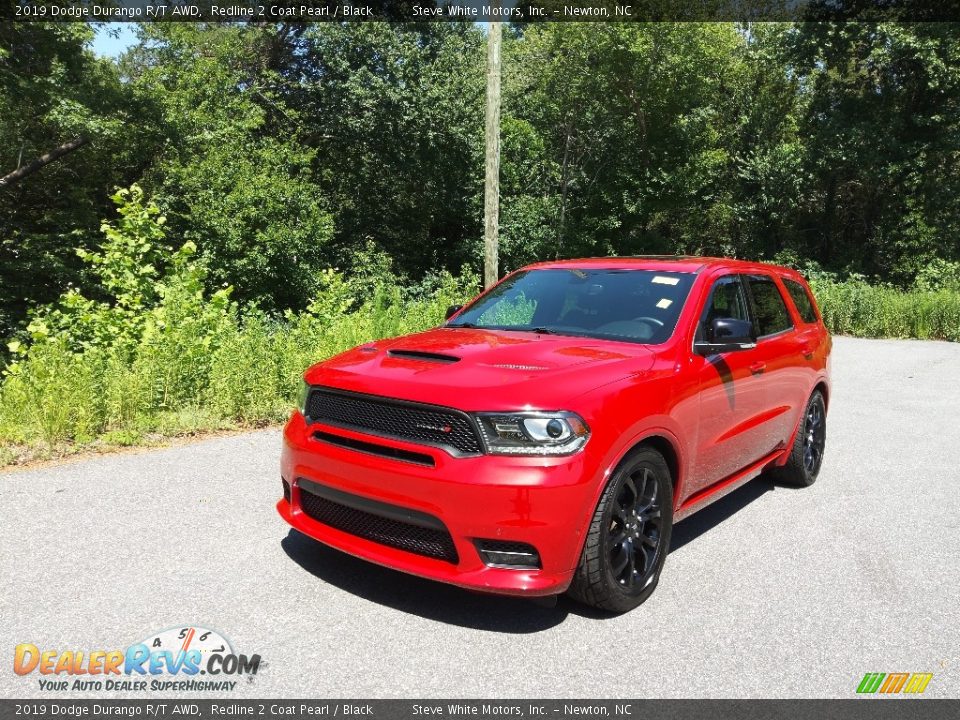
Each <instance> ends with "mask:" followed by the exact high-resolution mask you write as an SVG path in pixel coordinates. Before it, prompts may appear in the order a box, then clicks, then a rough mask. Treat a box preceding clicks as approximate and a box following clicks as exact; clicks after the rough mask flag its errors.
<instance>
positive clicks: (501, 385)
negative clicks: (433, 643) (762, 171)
mask: <svg viewBox="0 0 960 720" xmlns="http://www.w3.org/2000/svg"><path fill="white" fill-rule="evenodd" d="M450 315H451V316H450V317H449V318H448V320H447V322H446V323H445V324H444V325H443V326H441V327H438V328H435V329H433V330H428V331H426V332H422V333H418V334H414V335H409V336H405V337H399V338H394V339H390V340H379V341H376V342H371V343H368V344H366V345H362V346H360V347H357V348H355V349H353V350H350V351H348V352H345V353H343V354H341V355H338V356H336V357H334V358H331V359H329V360H327V361H325V362H321V363H319V364H317V365H314V366H313V367H311V368H310V369H309V370H307V372H306V373H305V375H304V387H303V391H302V393H301V401H300V407H299V410H298V411H296V412H294V413H293V415H292V417H291V418H290V421H289V422H288V423H287V426H286V428H285V430H284V444H283V452H282V458H281V476H282V482H283V499H282V500H280V501H279V503H278V504H277V509H278V510H279V512H280V514H281V515H282V516H283V518H284V519H285V520H286V521H287V522H288V523H289V524H290V525H292V526H293V527H294V528H296V529H297V530H299V531H300V532H302V533H305V534H306V535H308V536H310V537H312V538H315V539H317V540H320V541H322V542H324V543H327V544H329V545H331V546H333V547H335V548H339V549H340V550H343V551H346V552H348V553H352V554H354V555H356V556H359V557H361V558H366V559H367V560H371V561H373V562H376V563H380V564H382V565H386V566H389V567H391V568H396V569H398V570H402V571H406V572H409V573H413V574H416V575H420V576H423V577H427V578H433V579H435V580H440V581H444V582H448V583H453V584H456V585H460V586H463V587H467V588H471V589H475V590H483V591H490V592H497V593H509V594H517V595H534V596H536V595H553V594H558V593H562V592H564V591H569V593H570V594H571V595H572V596H573V597H574V598H576V599H578V600H580V601H583V602H586V603H588V604H591V605H594V606H597V607H601V608H605V609H608V610H612V611H625V610H629V609H630V608H633V607H635V606H636V605H639V604H640V603H641V602H643V601H644V600H645V599H646V598H647V597H648V596H649V595H650V593H651V592H653V589H654V588H655V587H656V584H657V581H658V579H659V575H660V571H661V568H662V567H663V563H664V559H665V558H666V555H667V552H668V548H669V546H670V533H671V528H672V526H673V523H675V522H677V521H678V520H680V519H682V518H683V517H685V516H687V515H689V514H691V513H693V512H695V511H697V510H699V509H700V508H703V507H704V506H706V505H707V504H709V503H711V502H713V501H715V500H717V499H718V498H720V497H722V496H723V495H725V494H726V493H728V492H730V491H731V490H733V489H735V488H736V487H738V486H739V485H741V484H743V483H745V482H746V481H748V480H749V479H751V478H753V477H755V476H756V475H758V474H760V473H761V472H763V471H765V470H767V471H770V472H772V473H775V474H777V475H779V476H780V478H781V479H782V480H784V481H786V482H788V483H792V484H795V485H810V484H811V483H813V482H814V480H815V479H816V477H817V474H818V472H819V470H820V464H821V461H822V459H823V451H824V441H825V437H826V434H825V431H826V424H825V423H826V412H827V405H828V401H829V397H830V379H829V356H830V348H831V339H830V336H829V334H828V333H827V331H826V329H825V327H824V325H823V321H822V319H821V318H820V315H819V312H818V311H817V307H816V304H815V302H814V299H813V296H812V295H811V293H810V290H809V288H808V286H807V284H806V283H805V282H804V280H803V279H802V278H801V276H800V275H799V274H797V273H796V272H794V271H793V270H789V269H787V268H783V267H776V266H772V265H766V264H759V263H748V262H742V261H734V260H724V259H709V258H693V257H676V258H654V257H648V258H609V259H589V260H576V261H558V262H548V263H540V264H537V265H532V266H529V267H526V268H523V269H522V270H519V271H517V272H514V273H512V274H510V275H508V276H507V277H505V278H504V279H503V280H501V281H500V282H499V283H498V284H497V285H495V286H494V287H492V288H490V289H489V290H488V291H486V292H485V293H483V294H481V295H480V296H479V297H477V298H476V299H475V300H473V301H472V302H471V303H470V304H469V305H467V306H466V307H464V308H451V312H450Z"/></svg>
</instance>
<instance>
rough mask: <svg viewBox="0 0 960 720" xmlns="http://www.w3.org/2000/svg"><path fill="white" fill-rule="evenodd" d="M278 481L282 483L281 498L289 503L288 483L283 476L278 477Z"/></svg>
mask: <svg viewBox="0 0 960 720" xmlns="http://www.w3.org/2000/svg"><path fill="white" fill-rule="evenodd" d="M280 482H282V483H283V499H284V500H286V501H287V502H288V503H289V502H290V483H288V482H287V481H286V480H284V479H283V478H280Z"/></svg>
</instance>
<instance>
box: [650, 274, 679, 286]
mask: <svg viewBox="0 0 960 720" xmlns="http://www.w3.org/2000/svg"><path fill="white" fill-rule="evenodd" d="M653 282H655V283H658V284H659V285H676V284H677V283H678V282H680V278H674V277H668V276H666V275H654V277H653Z"/></svg>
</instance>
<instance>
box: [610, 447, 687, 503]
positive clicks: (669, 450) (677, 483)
mask: <svg viewBox="0 0 960 720" xmlns="http://www.w3.org/2000/svg"><path fill="white" fill-rule="evenodd" d="M642 447H649V448H652V449H653V450H656V451H657V452H658V453H660V455H661V456H662V457H663V459H664V461H665V462H666V463H667V468H668V469H669V470H670V479H671V481H672V482H673V506H674V508H676V506H677V498H678V497H680V495H679V493H680V487H681V484H682V477H681V474H682V473H681V470H680V453H679V451H678V450H677V448H676V447H675V446H674V444H673V441H672V440H670V438H668V437H667V436H666V435H661V434H658V433H656V432H654V433H652V434H650V435H646V436H644V437H642V438H640V439H639V440H637V441H636V442H635V443H634V444H633V445H632V446H630V449H629V450H627V452H626V453H624V457H627V456H628V455H629V454H630V453H632V452H633V451H634V450H637V449H638V448H642Z"/></svg>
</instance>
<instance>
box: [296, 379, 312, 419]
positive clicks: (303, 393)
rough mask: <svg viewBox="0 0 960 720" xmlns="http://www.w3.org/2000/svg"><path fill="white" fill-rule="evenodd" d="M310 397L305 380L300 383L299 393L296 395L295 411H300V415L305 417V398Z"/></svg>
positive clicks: (308, 387)
mask: <svg viewBox="0 0 960 720" xmlns="http://www.w3.org/2000/svg"><path fill="white" fill-rule="evenodd" d="M309 396H310V386H309V385H308V384H307V382H306V381H305V380H301V381H300V392H299V393H298V394H297V410H299V411H300V414H301V415H303V416H306V414H307V398H308V397H309Z"/></svg>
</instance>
